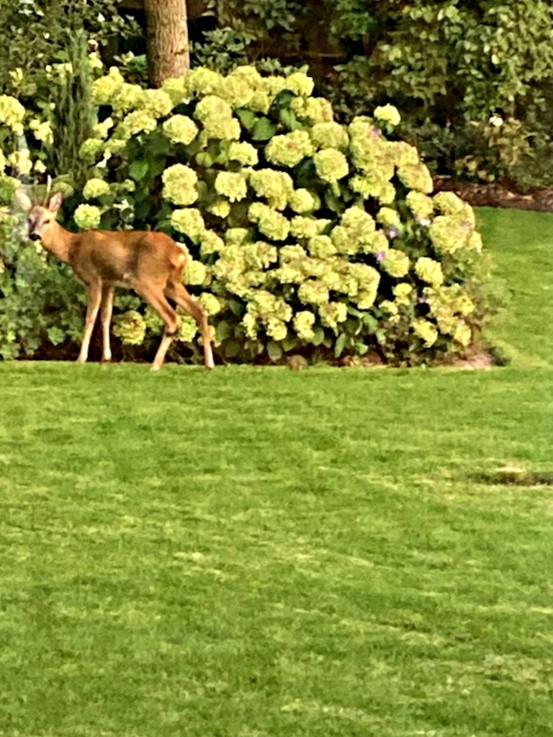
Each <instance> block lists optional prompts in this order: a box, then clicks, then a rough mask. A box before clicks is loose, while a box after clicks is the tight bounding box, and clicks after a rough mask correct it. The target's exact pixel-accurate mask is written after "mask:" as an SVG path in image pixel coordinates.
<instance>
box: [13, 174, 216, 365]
mask: <svg viewBox="0 0 553 737" xmlns="http://www.w3.org/2000/svg"><path fill="white" fill-rule="evenodd" d="M49 185H50V182H48V187H47V190H46V196H45V198H44V200H43V202H42V204H38V203H37V202H33V201H32V200H31V199H30V197H29V196H28V195H27V193H26V192H25V191H24V190H23V189H19V190H17V192H16V193H15V199H16V201H17V203H18V204H19V206H20V207H21V209H22V210H23V211H24V212H25V214H26V218H27V227H28V232H29V238H30V239H31V240H32V241H40V242H41V245H42V246H43V248H45V249H46V250H47V251H49V252H50V253H52V254H53V255H54V256H56V257H57V258H58V259H59V260H60V261H63V262H65V263H67V264H69V266H70V267H71V269H72V270H73V272H74V274H75V276H76V277H77V278H78V279H79V280H80V281H81V282H82V283H83V284H84V286H85V289H86V291H87V308H86V321H85V328H84V333H83V338H82V342H81V348H80V352H79V356H78V358H77V362H78V363H85V362H86V361H87V359H88V353H89V346H90V339H91V337H92V331H93V329H94V325H95V323H96V318H97V317H98V312H100V314H101V323H102V338H103V341H102V346H103V348H102V361H106V362H109V361H111V358H112V353H111V345H110V325H111V316H112V310H113V297H114V293H115V288H116V287H124V288H127V289H133V290H134V291H135V292H136V294H137V295H138V296H139V297H141V298H142V299H143V300H145V301H146V302H147V303H148V304H149V305H151V307H152V308H153V309H154V310H155V311H156V312H157V314H158V315H159V317H160V318H161V319H162V321H163V323H164V325H165V329H164V332H163V336H162V338H161V342H160V344H159V347H158V349H157V353H156V355H155V357H154V360H153V363H152V365H151V370H152V371H159V370H160V369H161V367H162V366H163V363H164V361H165V356H166V353H167V351H168V350H169V347H170V346H171V343H172V342H173V339H174V337H175V335H176V334H177V333H178V330H179V325H180V319H179V316H178V314H177V312H176V310H175V309H174V308H173V306H172V305H171V304H170V302H169V301H168V300H171V301H172V302H173V303H174V304H176V305H178V306H180V307H182V308H183V309H184V310H185V311H186V312H188V313H189V314H190V315H192V317H193V318H194V319H195V320H196V322H197V323H198V326H199V329H200V332H201V335H202V339H203V351H204V364H205V367H206V368H207V369H212V368H214V365H215V364H214V361H213V351H212V347H211V336H210V331H209V325H208V321H207V317H206V313H205V310H204V309H203V306H202V305H201V304H200V303H199V302H197V301H196V300H195V299H194V298H193V297H192V296H191V295H190V294H189V292H188V290H187V289H186V287H185V286H184V284H183V283H182V275H183V271H184V268H185V266H186V253H185V251H184V249H183V247H182V246H179V244H178V243H176V242H175V241H174V240H173V239H172V238H170V237H169V236H168V235H167V234H166V233H160V232H156V231H139V230H126V231H108V230H82V231H79V232H77V233H73V232H71V231H69V230H66V229H65V228H64V227H63V226H62V225H61V224H60V223H58V222H57V220H56V216H57V214H58V211H59V209H60V207H61V204H62V201H63V195H62V194H61V193H60V192H58V193H56V194H54V195H53V196H52V197H50V196H49V195H50V186H49Z"/></svg>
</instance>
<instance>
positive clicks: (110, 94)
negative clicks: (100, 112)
mask: <svg viewBox="0 0 553 737" xmlns="http://www.w3.org/2000/svg"><path fill="white" fill-rule="evenodd" d="M124 84H125V80H124V79H123V76H122V74H121V72H120V71H119V69H118V68H117V67H111V69H110V70H109V72H108V73H107V74H106V75H104V76H103V77H99V78H98V79H96V80H94V82H93V83H92V102H94V103H95V104H96V105H111V104H112V102H113V100H114V98H115V96H116V95H117V94H118V93H119V92H120V90H121V89H122V87H123V85H124Z"/></svg>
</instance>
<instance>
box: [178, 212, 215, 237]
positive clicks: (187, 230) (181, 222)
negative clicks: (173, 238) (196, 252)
mask: <svg viewBox="0 0 553 737" xmlns="http://www.w3.org/2000/svg"><path fill="white" fill-rule="evenodd" d="M171 225H172V226H173V227H174V228H175V230H178V231H180V232H181V233H184V235H187V236H188V237H189V238H192V239H193V240H196V239H200V238H201V237H202V236H203V235H204V233H205V231H206V227H205V223H204V219H203V217H202V215H201V213H200V211H199V210H197V209H196V208H194V207H185V208H182V209H180V210H174V211H173V213H172V214H171Z"/></svg>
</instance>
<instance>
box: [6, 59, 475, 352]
mask: <svg viewBox="0 0 553 737" xmlns="http://www.w3.org/2000/svg"><path fill="white" fill-rule="evenodd" d="M93 95H94V99H95V101H96V103H97V105H98V106H99V122H98V125H97V126H96V127H95V130H94V137H92V138H90V139H88V140H87V141H86V142H85V143H84V144H83V146H82V148H81V155H82V156H83V157H84V158H85V159H86V160H87V162H88V163H89V167H90V176H89V180H88V182H87V183H86V185H85V186H84V189H83V191H82V197H81V204H80V205H79V206H78V207H77V208H76V210H75V212H74V222H75V224H76V225H77V226H78V227H80V228H98V227H101V228H108V229H115V228H148V227H152V228H158V229H163V230H165V231H167V232H169V233H170V234H171V235H172V236H173V237H174V238H175V239H176V240H178V241H179V242H181V243H182V244H184V245H185V246H186V247H187V248H188V252H189V255H190V262H189V265H188V268H187V272H186V275H185V278H186V282H187V283H188V284H189V285H190V286H191V289H192V291H194V292H195V293H196V295H197V296H198V298H199V299H200V300H201V301H202V302H203V304H204V305H205V307H206V309H207V312H208V313H209V316H210V322H211V324H212V325H213V326H214V337H215V343H216V345H217V346H218V350H219V353H220V355H221V356H222V357H223V358H224V359H235V360H256V359H261V360H263V359H265V360H266V359H267V358H268V359H270V360H272V361H278V360H279V359H281V358H282V357H283V356H284V355H286V354H290V353H301V354H303V355H305V356H306V357H308V358H313V357H314V358H317V357H320V358H328V357H334V358H339V357H343V356H363V355H365V354H367V353H369V352H371V353H373V352H376V353H378V354H379V355H380V356H381V357H383V358H384V359H385V360H387V361H389V362H393V363H397V364H415V363H421V362H426V363H432V362H437V361H442V360H444V359H445V358H446V357H447V356H449V355H452V354H453V355H455V354H457V355H460V354H464V353H466V352H467V351H472V350H475V349H476V348H477V347H478V346H479V345H480V343H481V324H482V320H483V317H484V302H483V285H484V283H485V271H486V270H485V258H484V256H483V254H482V242H481V238H480V236H479V234H478V232H477V231H476V230H475V219H474V214H473V212H472V210H471V208H470V207H469V206H468V205H467V204H466V203H465V202H463V201H462V200H460V199H459V198H458V197H457V196H456V195H454V194H453V193H444V192H442V193H439V194H437V195H433V194H432V188H433V187H432V179H431V176H430V173H429V171H428V169H427V167H426V166H425V164H424V163H423V162H422V161H421V159H420V157H419V155H418V153H417V150H416V149H415V148H414V147H412V146H410V145H409V144H407V143H405V142H403V141H401V140H396V137H395V136H394V127H395V126H396V125H397V124H398V122H399V113H398V111H397V110H396V109H395V108H394V107H392V106H390V105H386V106H382V107H380V108H377V109H376V110H375V111H374V113H373V115H372V117H369V116H362V117H357V118H355V119H354V120H353V121H352V122H351V124H349V125H341V124H339V123H338V122H336V121H335V120H334V116H333V111H332V107H331V105H330V103H329V102H328V101H327V100H326V99H324V98H319V97H315V96H313V82H312V80H311V79H310V78H309V77H308V76H306V75H305V74H303V73H300V72H295V73H292V74H290V75H289V76H287V77H284V76H276V75H274V76H261V75H260V74H259V73H258V72H257V71H256V70H255V69H254V68H253V67H239V68H237V69H236V70H234V71H233V72H232V73H231V74H229V75H228V76H226V77H223V76H221V75H219V74H218V73H216V72H213V71H211V70H208V69H204V68H198V69H195V70H193V71H191V72H190V73H189V74H188V75H187V76H186V77H185V78H184V79H174V80H169V81H168V82H166V83H165V85H164V87H163V88H162V89H159V90H145V89H142V88H141V87H139V86H137V85H133V84H129V83H127V82H126V81H125V80H124V78H123V77H122V76H121V74H120V72H119V71H118V70H117V69H115V68H113V69H111V70H110V71H109V73H108V74H107V75H104V76H102V77H100V78H99V79H97V80H96V81H95V82H94V85H93ZM18 112H19V111H17V109H15V111H14V110H12V111H11V112H10V108H9V106H6V107H4V108H2V109H0V121H5V120H6V119H7V118H9V120H10V121H11V123H10V124H11V125H12V127H13V126H14V125H15V126H17V125H18V121H19V117H18ZM2 116H4V117H2ZM19 122H20V121H19ZM1 165H2V161H1V160H0V170H1V169H2V166H1ZM141 309H142V308H139V309H132V310H129V311H128V312H127V313H123V314H121V315H120V316H119V318H118V321H117V330H118V334H119V335H120V337H121V338H122V340H124V341H127V342H129V343H133V344H140V343H142V341H144V340H148V338H149V337H152V335H155V334H156V333H158V332H159V331H160V330H161V325H160V322H159V321H158V320H156V319H154V317H153V316H152V315H151V314H149V312H148V310H145V311H140V310H141ZM194 332H195V325H194V324H193V323H190V324H189V323H188V321H184V322H183V330H182V333H183V334H182V336H181V338H182V339H183V340H184V341H189V340H191V339H192V338H193V337H194Z"/></svg>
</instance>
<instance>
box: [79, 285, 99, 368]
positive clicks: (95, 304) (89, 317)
mask: <svg viewBox="0 0 553 737" xmlns="http://www.w3.org/2000/svg"><path fill="white" fill-rule="evenodd" d="M86 291H87V293H88V303H87V306H86V322H85V328H84V334H83V339H82V342H81V350H80V353H79V357H78V358H77V362H78V363H85V362H86V360H87V358H88V349H89V346H90V338H91V337H92V331H93V330H94V323H95V322H96V318H97V316H98V310H99V309H100V303H101V301H102V284H101V283H100V282H91V283H90V284H87V285H86Z"/></svg>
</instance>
